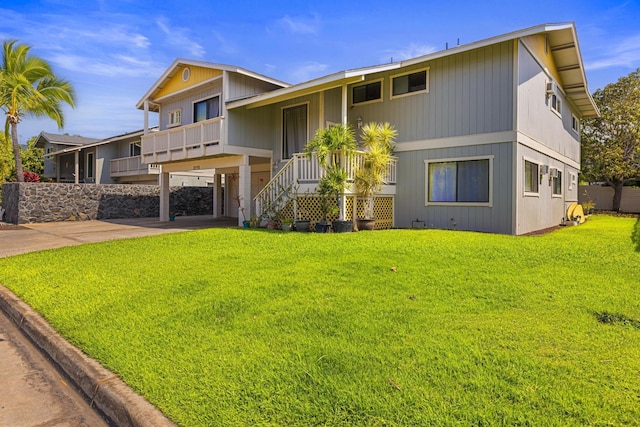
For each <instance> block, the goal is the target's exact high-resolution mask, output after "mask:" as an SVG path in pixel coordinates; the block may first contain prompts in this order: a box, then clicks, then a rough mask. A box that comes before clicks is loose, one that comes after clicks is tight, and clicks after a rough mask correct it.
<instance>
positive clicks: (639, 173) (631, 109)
mask: <svg viewBox="0 0 640 427" xmlns="http://www.w3.org/2000/svg"><path fill="white" fill-rule="evenodd" d="M593 99H594V101H595V103H596V105H597V106H598V108H599V109H600V117H597V118H594V119H589V120H585V122H584V123H583V126H582V176H583V179H585V180H587V181H592V182H593V181H604V182H606V183H607V184H609V185H610V186H611V187H613V188H614V196H613V209H614V210H616V211H618V210H620V202H621V200H622V188H623V186H624V184H625V183H627V182H630V181H635V180H637V179H638V178H640V68H639V69H637V70H636V71H633V72H632V73H630V74H629V75H628V76H625V77H621V78H620V79H619V80H618V81H617V82H616V83H611V84H608V85H607V86H605V88H604V89H598V90H597V91H596V92H595V93H594V94H593Z"/></svg>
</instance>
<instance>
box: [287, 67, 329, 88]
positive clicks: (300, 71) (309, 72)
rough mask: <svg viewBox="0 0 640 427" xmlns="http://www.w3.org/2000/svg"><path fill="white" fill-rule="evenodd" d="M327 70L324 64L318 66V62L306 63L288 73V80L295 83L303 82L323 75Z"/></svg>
mask: <svg viewBox="0 0 640 427" xmlns="http://www.w3.org/2000/svg"><path fill="white" fill-rule="evenodd" d="M327 68H328V66H327V65H326V64H320V63H318V62H307V63H305V64H303V65H300V66H298V67H296V68H294V69H293V70H292V71H291V72H290V73H289V75H290V80H291V81H292V82H295V83H299V82H304V81H307V80H311V79H314V78H317V77H320V76H322V75H323V74H324V71H325V70H326V69H327Z"/></svg>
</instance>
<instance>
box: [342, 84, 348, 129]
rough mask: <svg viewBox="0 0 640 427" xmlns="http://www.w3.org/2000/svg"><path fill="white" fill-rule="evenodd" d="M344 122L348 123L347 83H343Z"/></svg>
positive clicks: (344, 123)
mask: <svg viewBox="0 0 640 427" xmlns="http://www.w3.org/2000/svg"><path fill="white" fill-rule="evenodd" d="M342 124H343V125H346V124H347V85H346V84H343V85H342Z"/></svg>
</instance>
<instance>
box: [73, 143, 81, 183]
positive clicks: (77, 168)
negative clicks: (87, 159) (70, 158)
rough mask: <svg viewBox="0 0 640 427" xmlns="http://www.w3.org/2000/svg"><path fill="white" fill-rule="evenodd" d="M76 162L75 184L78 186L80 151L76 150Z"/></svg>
mask: <svg viewBox="0 0 640 427" xmlns="http://www.w3.org/2000/svg"><path fill="white" fill-rule="evenodd" d="M74 162H75V174H74V175H75V178H76V180H75V182H76V184H80V150H76V151H75V155H74Z"/></svg>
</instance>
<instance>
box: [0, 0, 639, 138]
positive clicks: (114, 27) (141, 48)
mask: <svg viewBox="0 0 640 427" xmlns="http://www.w3.org/2000/svg"><path fill="white" fill-rule="evenodd" d="M0 17H1V20H0V39H1V40H5V39H17V40H18V41H19V42H22V43H27V44H29V45H31V46H32V47H33V49H32V52H33V53H34V54H36V55H38V56H40V57H42V58H45V59H46V60H48V61H49V62H50V63H52V64H53V66H54V69H55V71H56V73H57V74H59V75H60V76H62V77H64V78H66V79H67V80H70V81H71V82H72V83H73V85H74V87H75V88H76V91H77V94H78V102H77V106H76V108H75V109H73V110H71V109H65V112H66V115H65V120H66V123H65V127H64V129H62V130H59V129H58V128H57V126H56V125H55V123H54V122H53V121H51V120H41V119H34V118H25V120H24V121H23V122H22V123H21V125H20V127H19V135H20V142H21V143H25V142H26V140H27V139H28V138H29V137H31V136H36V135H38V134H39V133H40V131H43V130H44V131H47V132H53V133H69V134H72V135H82V136H87V137H95V138H106V137H108V136H113V135H117V134H120V133H124V132H129V131H133V130H136V129H141V128H142V126H143V114H142V112H141V111H139V110H137V109H136V108H135V104H136V102H137V101H138V100H139V99H140V98H142V96H143V95H144V94H145V92H146V91H147V90H148V89H149V88H150V87H151V86H152V85H153V83H154V82H155V81H156V79H157V78H158V77H160V75H161V74H162V73H163V72H164V71H165V70H166V69H167V67H168V66H169V65H170V64H171V63H172V62H173V61H174V60H175V59H176V58H189V59H196V60H202V61H209V62H218V63H223V64H230V65H236V66H240V67H243V68H247V69H249V70H252V71H255V72H259V73H262V74H266V75H268V76H271V77H274V78H277V79H280V80H284V81H286V82H289V83H299V82H301V81H305V80H308V79H311V78H315V77H319V76H323V75H326V74H331V73H333V72H337V71H341V70H345V69H350V68H359V67H364V66H368V65H376V64H381V63H386V62H389V61H390V60H391V59H393V60H394V61H397V60H402V59H406V58H410V57H415V56H419V55H422V54H426V53H430V52H434V51H437V50H442V49H444V48H445V44H446V43H448V44H449V46H454V45H456V44H457V42H458V40H460V44H466V43H472V42H475V41H478V40H481V39H485V38H489V37H493V36H497V35H500V34H505V33H508V32H511V31H516V30H520V29H524V28H527V27H531V26H534V25H538V24H544V23H556V22H566V21H574V22H575V23H576V26H577V31H578V38H579V42H580V47H581V51H582V57H583V61H584V63H585V67H586V69H587V80H588V83H589V89H590V91H591V92H592V93H593V92H594V91H595V90H596V89H598V88H602V87H604V86H605V85H606V84H608V83H613V82H615V81H617V80H618V78H620V77H622V76H624V75H627V74H629V73H630V72H631V71H633V70H635V69H636V68H638V67H640V0H639V1H602V0H601V1H590V0H588V1H557V0H556V1H548V0H537V1H528V2H514V1H492V2H490V1H488V2H479V1H449V2H442V1H437V2H435V1H411V0H409V1H402V2H399V1H397V2H388V1H387V2H382V1H379V0H369V1H367V2H340V1H333V0H324V1H313V2H307V1H241V0H236V1H224V2H223V1H215V0H182V1H164V0H154V1H150V0H98V1H94V0H84V1H78V0H39V1H38V0H14V1H12V2H9V1H2V2H0Z"/></svg>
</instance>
